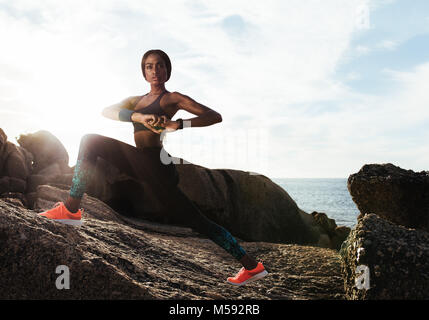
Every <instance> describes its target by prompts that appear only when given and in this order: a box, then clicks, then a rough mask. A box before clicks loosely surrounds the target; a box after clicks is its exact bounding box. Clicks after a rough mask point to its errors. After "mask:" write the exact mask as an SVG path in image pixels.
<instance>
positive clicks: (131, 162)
mask: <svg viewBox="0 0 429 320" xmlns="http://www.w3.org/2000/svg"><path fill="white" fill-rule="evenodd" d="M139 155H140V153H139V151H138V149H137V148H135V147H133V146H131V145H128V144H126V143H123V142H121V141H118V140H115V139H112V138H109V137H105V136H101V135H97V134H87V135H85V136H83V137H82V139H81V142H80V146H79V155H78V158H77V162H76V166H75V169H74V173H73V179H72V185H71V189H70V194H69V197H68V198H67V200H66V201H65V203H64V205H65V206H66V208H67V209H68V210H69V211H70V212H72V213H74V212H77V211H78V210H79V206H80V202H81V200H82V197H83V194H84V193H85V190H86V188H87V186H88V183H89V182H90V181H91V179H92V177H93V175H94V171H95V166H96V162H97V158H98V157H100V158H103V159H104V160H106V161H107V162H109V163H110V164H112V165H114V166H116V167H117V168H118V169H120V170H121V172H124V173H126V174H128V175H129V176H134V175H135V168H134V167H135V163H138V161H139V158H140V157H139Z"/></svg>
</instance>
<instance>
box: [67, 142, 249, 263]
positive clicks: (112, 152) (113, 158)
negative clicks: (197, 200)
mask: <svg viewBox="0 0 429 320" xmlns="http://www.w3.org/2000/svg"><path fill="white" fill-rule="evenodd" d="M161 155H162V158H163V159H166V158H167V157H171V156H170V154H168V152H166V151H165V150H164V149H163V148H161V147H147V148H136V147H133V146H131V145H129V144H126V143H123V142H121V141H118V140H115V139H112V138H108V137H104V136H101V135H96V134H88V135H85V136H83V137H82V140H81V142H80V147H79V156H78V159H77V162H76V166H75V170H74V175H73V180H72V186H71V190H70V196H71V197H73V198H82V196H83V194H84V192H85V189H86V186H87V184H88V182H89V181H90V179H91V177H92V173H93V171H94V168H95V164H96V161H97V158H98V157H100V158H102V159H104V160H106V161H107V162H109V163H110V164H112V165H114V166H115V167H117V168H118V169H119V170H120V171H121V172H123V173H126V174H127V175H129V176H130V177H133V178H136V179H138V180H140V181H146V182H147V183H148V184H149V185H150V186H151V188H152V190H153V194H155V195H156V196H157V197H158V199H159V200H160V202H161V203H163V204H164V205H165V206H166V208H167V210H168V211H169V212H174V214H175V215H177V217H179V218H180V220H181V221H182V222H184V223H185V224H186V225H187V226H189V227H191V228H192V229H193V230H195V231H197V232H199V233H201V234H204V235H206V236H207V237H208V238H210V239H211V240H212V241H214V242H215V243H216V244H218V245H219V246H221V247H222V248H224V249H225V250H226V251H227V252H229V253H230V254H231V255H232V256H234V257H235V258H236V259H237V260H241V258H242V257H243V256H244V255H245V254H246V252H245V251H244V250H243V248H242V247H241V246H240V245H239V244H238V243H237V241H236V240H235V239H234V237H233V236H232V235H231V234H230V233H229V232H228V231H227V230H226V229H224V228H222V227H221V226H219V225H218V224H216V223H214V222H213V221H211V220H209V219H208V218H207V217H206V216H204V215H203V214H202V213H201V211H200V210H199V209H198V208H197V207H196V206H195V205H194V204H193V203H192V202H191V201H190V200H189V199H188V198H187V197H186V195H185V194H184V193H183V192H182V191H181V190H180V189H179V187H178V186H177V184H178V183H179V175H178V172H177V170H176V166H175V164H174V163H173V162H170V163H169V164H163V163H162V162H161ZM163 162H165V161H163Z"/></svg>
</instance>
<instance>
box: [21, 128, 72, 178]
mask: <svg viewBox="0 0 429 320" xmlns="http://www.w3.org/2000/svg"><path fill="white" fill-rule="evenodd" d="M17 141H18V143H19V145H20V146H21V147H23V148H24V149H26V150H27V151H29V152H31V154H32V155H33V158H34V159H33V173H34V174H41V173H40V172H41V171H42V170H43V169H46V168H47V167H49V166H51V165H54V164H57V165H58V167H59V170H60V172H62V173H70V168H69V166H68V162H69V156H68V153H67V150H66V149H65V148H64V145H63V144H62V143H61V141H60V140H59V139H58V138H57V137H55V136H54V135H53V134H52V133H50V132H49V131H46V130H41V131H37V132H35V133H30V134H25V135H24V134H21V135H20V136H19V138H18V139H17ZM47 173H51V172H50V170H47V172H45V173H42V174H44V175H46V174H47Z"/></svg>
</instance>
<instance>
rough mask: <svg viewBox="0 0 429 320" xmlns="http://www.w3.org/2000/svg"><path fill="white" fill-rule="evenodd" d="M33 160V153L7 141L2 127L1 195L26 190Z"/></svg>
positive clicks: (0, 131) (0, 158) (0, 141)
mask: <svg viewBox="0 0 429 320" xmlns="http://www.w3.org/2000/svg"><path fill="white" fill-rule="evenodd" d="M32 160H33V157H32V155H31V153H29V152H28V151H26V150H25V149H24V148H21V147H19V146H16V145H15V144H13V143H11V142H9V141H7V135H6V133H5V132H4V131H3V130H2V129H1V128H0V195H1V194H3V193H7V192H14V193H24V192H25V190H26V188H27V178H28V176H29V175H30V174H31V171H32Z"/></svg>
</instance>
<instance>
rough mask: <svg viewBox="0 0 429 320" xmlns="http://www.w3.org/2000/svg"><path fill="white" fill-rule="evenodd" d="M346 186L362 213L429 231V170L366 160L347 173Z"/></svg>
mask: <svg viewBox="0 0 429 320" xmlns="http://www.w3.org/2000/svg"><path fill="white" fill-rule="evenodd" d="M347 187H348V189H349V192H350V194H351V196H352V199H353V201H354V202H355V203H356V205H357V207H358V208H359V211H360V212H361V213H362V214H365V213H375V214H377V215H379V216H380V217H382V218H384V219H386V220H389V221H391V222H393V223H395V224H399V225H402V226H405V227H409V228H418V229H423V230H426V231H429V171H422V172H414V171H412V170H404V169H402V168H400V167H397V166H395V165H393V164H391V163H388V164H367V165H364V166H363V167H362V169H361V170H360V171H359V172H357V173H355V174H352V175H351V176H350V177H349V179H348V182H347Z"/></svg>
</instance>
